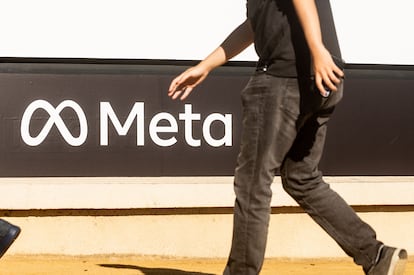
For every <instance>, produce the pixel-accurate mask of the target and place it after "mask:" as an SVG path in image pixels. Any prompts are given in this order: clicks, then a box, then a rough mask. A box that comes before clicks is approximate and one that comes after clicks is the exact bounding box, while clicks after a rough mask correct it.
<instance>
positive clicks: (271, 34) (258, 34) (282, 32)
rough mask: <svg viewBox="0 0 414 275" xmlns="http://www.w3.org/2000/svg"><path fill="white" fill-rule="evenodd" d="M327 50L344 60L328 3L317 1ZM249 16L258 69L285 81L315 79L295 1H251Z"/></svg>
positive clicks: (248, 8) (248, 2)
mask: <svg viewBox="0 0 414 275" xmlns="http://www.w3.org/2000/svg"><path fill="white" fill-rule="evenodd" d="M317 8H318V13H319V17H320V22H321V29H322V36H323V39H324V43H325V46H326V47H327V48H328V50H329V51H330V52H331V54H333V55H336V56H338V57H340V51H339V46H338V42H337V39H336V33H335V27H334V24H333V18H332V12H331V8H330V5H329V1H328V0H320V1H317ZM247 16H248V18H249V19H250V21H251V23H252V27H253V30H254V33H255V38H254V42H255V49H256V52H257V54H258V56H259V62H258V66H259V67H263V66H266V67H267V72H268V73H270V74H273V75H276V76H281V77H303V76H304V77H306V76H310V75H312V69H311V67H312V66H311V57H310V52H309V48H308V46H307V43H306V40H305V36H304V33H303V30H302V27H301V25H300V23H299V19H298V17H297V15H296V12H295V8H294V6H293V3H292V1H291V0H248V1H247Z"/></svg>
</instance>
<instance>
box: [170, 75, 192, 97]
mask: <svg viewBox="0 0 414 275" xmlns="http://www.w3.org/2000/svg"><path fill="white" fill-rule="evenodd" d="M185 80H186V77H185V76H184V75H180V76H178V77H176V78H175V79H174V80H173V81H172V82H171V84H170V87H169V89H168V96H169V97H171V98H172V99H173V100H175V99H177V98H180V100H184V99H186V98H187V97H188V95H189V94H190V93H191V92H192V91H193V88H194V87H193V86H192V85H187V84H186V81H185Z"/></svg>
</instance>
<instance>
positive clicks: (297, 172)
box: [281, 107, 382, 271]
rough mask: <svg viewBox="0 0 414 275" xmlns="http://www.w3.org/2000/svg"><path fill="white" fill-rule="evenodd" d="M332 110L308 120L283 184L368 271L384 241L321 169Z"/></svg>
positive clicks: (289, 158)
mask: <svg viewBox="0 0 414 275" xmlns="http://www.w3.org/2000/svg"><path fill="white" fill-rule="evenodd" d="M332 112H333V107H330V108H328V109H325V110H321V111H320V113H316V114H315V115H313V116H312V117H310V118H309V119H307V121H306V122H304V124H303V127H302V128H301V130H300V131H299V133H298V137H297V139H296V141H295V144H294V145H293V146H292V149H291V150H290V152H289V153H288V156H287V157H286V159H285V161H284V162H283V164H282V168H281V175H282V182H283V187H284V189H285V190H286V191H287V192H288V193H289V194H290V195H291V196H292V197H293V198H294V199H295V200H296V201H297V202H298V203H299V205H300V206H301V207H302V208H303V209H304V210H305V211H306V212H307V213H308V214H309V215H310V216H311V217H312V218H313V219H314V220H315V221H316V222H317V223H318V224H319V225H320V226H321V227H322V228H323V229H324V230H325V231H326V232H327V233H328V234H329V235H330V236H331V237H332V238H333V239H334V240H335V241H336V242H337V243H338V244H339V245H340V246H341V247H342V249H343V250H344V251H345V252H346V253H347V254H348V255H350V256H351V257H353V259H354V261H355V263H357V264H359V265H362V266H363V268H364V270H365V271H367V270H368V269H369V268H370V267H371V266H372V265H373V264H374V263H375V261H376V258H377V256H378V251H379V248H380V247H381V245H382V243H381V242H379V241H378V240H377V239H376V233H375V232H374V230H373V229H372V228H371V227H370V226H369V225H368V224H366V223H365V222H363V221H362V220H361V219H360V218H359V217H358V216H357V214H356V213H355V212H354V210H353V209H352V208H351V207H350V206H349V205H348V204H347V203H346V202H345V201H344V200H343V199H342V198H341V197H340V196H339V195H338V194H337V193H336V192H334V191H333V190H332V189H331V188H330V187H329V185H328V184H327V183H325V182H324V181H323V179H322V173H321V172H320V171H319V170H318V164H319V161H320V158H321V155H322V151H323V147H324V141H325V135H326V128H327V127H326V123H327V121H328V120H329V117H330V114H331V113H332Z"/></svg>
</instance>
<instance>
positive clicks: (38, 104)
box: [20, 100, 88, 146]
mask: <svg viewBox="0 0 414 275" xmlns="http://www.w3.org/2000/svg"><path fill="white" fill-rule="evenodd" d="M65 108H71V109H72V110H73V111H75V113H76V115H77V116H78V119H79V125H80V133H79V136H78V137H74V136H72V134H71V132H70V131H69V129H68V128H67V127H66V125H65V123H64V122H63V119H62V118H61V117H60V112H62V111H63V110H64V109H65ZM38 109H43V110H45V111H46V112H47V113H48V114H49V115H50V117H49V119H48V121H47V122H46V124H45V125H44V126H43V129H42V130H41V131H40V133H39V134H38V135H37V136H36V137H32V136H31V135H30V122H31V120H32V116H33V114H34V112H35V111H36V110H38ZM53 125H56V127H57V129H58V130H59V132H60V133H61V134H62V137H63V138H64V139H65V141H66V142H67V143H68V144H70V145H72V146H80V145H82V144H83V143H84V142H85V141H86V138H87V136H88V122H87V120H86V116H85V113H84V112H83V110H82V108H81V107H80V106H79V104H77V103H76V102H75V101H73V100H65V101H62V103H60V104H59V105H58V106H57V107H56V108H54V107H53V106H52V105H51V104H50V103H49V102H47V101H46V100H36V101H34V102H32V103H31V104H30V105H29V106H28V107H27V108H26V110H25V112H24V114H23V117H22V123H21V126H20V132H21V136H22V139H23V141H24V142H25V143H26V144H27V145H30V146H38V145H40V144H41V143H42V142H43V141H44V140H45V139H46V137H47V135H48V134H49V132H50V130H51V129H52V127H53Z"/></svg>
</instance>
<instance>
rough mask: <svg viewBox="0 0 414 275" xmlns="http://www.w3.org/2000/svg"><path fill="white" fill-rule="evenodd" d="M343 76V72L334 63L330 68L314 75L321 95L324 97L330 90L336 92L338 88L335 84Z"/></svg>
mask: <svg viewBox="0 0 414 275" xmlns="http://www.w3.org/2000/svg"><path fill="white" fill-rule="evenodd" d="M343 77H344V72H343V71H342V70H341V69H340V68H338V67H337V66H336V65H335V66H334V67H333V69H332V70H331V69H328V70H326V71H324V72H320V73H317V74H316V75H315V82H316V87H317V88H318V90H319V92H320V93H321V95H322V96H324V97H326V96H328V95H329V92H330V91H334V92H336V91H337V90H338V88H337V86H338V85H339V84H340V83H341V81H342V79H343Z"/></svg>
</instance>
